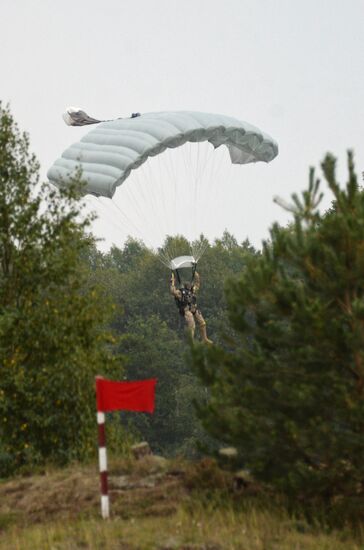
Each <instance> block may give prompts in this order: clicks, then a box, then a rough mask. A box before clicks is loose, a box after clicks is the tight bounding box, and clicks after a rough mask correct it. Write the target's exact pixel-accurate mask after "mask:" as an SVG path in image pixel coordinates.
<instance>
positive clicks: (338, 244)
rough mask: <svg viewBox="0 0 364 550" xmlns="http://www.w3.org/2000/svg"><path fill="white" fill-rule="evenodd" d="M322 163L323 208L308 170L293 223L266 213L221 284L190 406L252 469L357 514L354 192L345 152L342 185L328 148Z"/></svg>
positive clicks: (363, 318)
mask: <svg viewBox="0 0 364 550" xmlns="http://www.w3.org/2000/svg"><path fill="white" fill-rule="evenodd" d="M322 169H323V173H324V176H325V179H326V181H327V184H328V187H329V188H330V190H331V191H332V193H333V194H334V202H333V205H332V208H331V209H330V210H329V211H328V212H327V213H326V214H324V215H321V214H320V213H319V211H318V210H317V205H318V203H319V200H320V194H319V182H318V181H316V180H315V176H314V171H313V170H311V173H310V184H309V188H308V190H307V191H305V192H304V193H303V196H302V198H301V199H300V198H299V197H298V196H296V195H295V196H294V197H293V199H294V204H293V206H292V207H290V209H291V210H292V211H293V212H294V223H293V224H292V225H291V226H290V227H288V228H282V227H280V226H279V225H277V224H276V225H274V226H273V228H272V230H271V234H270V237H271V238H270V242H269V243H265V244H264V249H263V252H262V254H261V255H258V256H257V255H255V256H254V255H253V256H250V258H249V261H248V263H247V266H246V269H245V270H244V271H243V272H242V273H241V275H240V277H238V278H235V279H232V280H231V281H230V282H229V283H228V284H227V286H226V292H227V302H228V311H229V317H230V321H231V325H232V327H233V328H234V329H235V331H236V333H237V336H236V338H235V340H233V339H231V338H230V339H229V340H228V341H227V342H226V343H225V346H214V347H209V348H206V347H202V346H194V348H193V350H192V363H193V366H194V368H195V369H196V370H197V371H198V373H199V376H200V377H201V379H202V381H203V383H204V384H206V385H207V386H208V387H209V388H210V394H211V397H210V400H209V402H208V404H207V405H204V404H200V406H199V415H200V417H201V418H202V420H203V423H204V426H205V427H206V429H207V430H208V432H209V433H210V434H211V435H212V436H214V437H216V438H219V439H220V440H222V441H224V442H226V443H227V444H232V445H234V446H236V447H237V448H238V450H239V451H240V456H241V461H242V462H243V463H244V464H245V465H246V466H247V467H248V468H250V469H251V471H252V472H253V473H254V474H255V476H257V478H259V479H261V480H264V481H266V482H270V483H272V484H274V485H275V486H276V487H278V488H279V489H280V490H282V491H284V492H285V493H286V494H287V495H289V496H290V497H292V499H293V500H295V501H296V502H297V499H298V501H300V502H301V501H303V502H312V501H313V500H315V499H318V500H320V499H321V500H323V501H325V502H329V503H330V505H331V506H332V507H333V508H335V509H336V510H338V509H340V510H341V511H344V510H345V509H346V507H347V504H348V502H349V501H351V502H353V503H354V505H355V513H356V514H359V515H360V514H362V512H363V507H362V504H360V503H362V501H363V487H364V485H363V480H364V463H363V456H364V438H363V432H364V400H363V397H364V351H363V349H364V259H363V258H364V256H363V250H364V244H363V243H364V193H363V191H362V190H361V189H360V188H359V185H358V181H357V177H356V175H355V171H354V166H353V159H352V155H351V153H349V155H348V170H349V178H348V182H347V184H346V186H345V187H344V188H343V189H341V188H340V186H339V184H338V183H337V181H336V176H335V159H334V158H333V157H332V156H331V155H327V156H326V158H325V160H324V162H323V164H322ZM353 510H354V507H352V508H351V512H353ZM336 517H337V518H338V517H339V516H336Z"/></svg>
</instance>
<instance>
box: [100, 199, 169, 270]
mask: <svg viewBox="0 0 364 550" xmlns="http://www.w3.org/2000/svg"><path fill="white" fill-rule="evenodd" d="M111 202H112V204H113V205H114V206H115V207H116V208H117V209H118V211H119V212H120V213H121V214H122V215H123V216H125V217H126V219H127V220H128V223H129V225H133V226H134V228H135V229H136V230H137V231H138V233H139V234H140V235H141V240H142V241H143V242H144V241H145V244H147V246H148V247H149V248H150V249H151V250H152V251H154V247H153V245H152V244H151V243H150V242H149V240H148V239H144V238H143V232H142V231H140V229H139V228H138V227H137V226H136V225H135V223H133V221H132V220H131V219H130V218H128V217H127V216H126V214H125V213H124V212H123V211H122V210H121V208H120V206H119V205H118V204H117V203H116V202H114V201H111ZM157 256H158V259H159V260H160V261H161V262H162V263H163V264H164V265H167V266H169V260H168V258H165V257H162V258H161V257H159V255H157Z"/></svg>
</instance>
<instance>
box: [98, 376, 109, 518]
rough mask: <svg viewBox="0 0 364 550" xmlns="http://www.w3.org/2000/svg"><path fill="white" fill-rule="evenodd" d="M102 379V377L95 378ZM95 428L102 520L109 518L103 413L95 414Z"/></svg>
mask: <svg viewBox="0 0 364 550" xmlns="http://www.w3.org/2000/svg"><path fill="white" fill-rule="evenodd" d="M97 378H102V376H96V379H97ZM97 426H98V439H99V469H100V488H101V516H102V517H103V519H107V518H109V517H110V503H109V492H108V483H107V453H106V434H105V413H104V412H101V411H98V412H97Z"/></svg>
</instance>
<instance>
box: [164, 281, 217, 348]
mask: <svg viewBox="0 0 364 550" xmlns="http://www.w3.org/2000/svg"><path fill="white" fill-rule="evenodd" d="M174 283H175V281H174V273H172V276H171V286H170V291H171V294H172V296H174V298H175V300H176V304H177V307H178V309H179V312H180V314H181V315H182V317H184V319H185V321H186V327H187V330H188V332H189V333H190V334H191V336H192V338H194V335H195V326H196V325H195V319H196V321H197V324H198V327H199V329H200V336H201V340H202V342H204V343H206V344H212V341H211V340H209V339H208V338H207V334H206V322H205V319H204V318H203V316H202V313H201V311H200V310H199V309H198V308H197V300H196V293H197V292H198V290H199V288H200V276H199V274H198V273H197V272H196V273H195V281H194V283H193V284H192V285H184V286H183V287H182V288H181V289H178V288H176V286H175V284H174Z"/></svg>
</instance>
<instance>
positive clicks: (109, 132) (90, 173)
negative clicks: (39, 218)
mask: <svg viewBox="0 0 364 550" xmlns="http://www.w3.org/2000/svg"><path fill="white" fill-rule="evenodd" d="M206 141H207V142H209V143H211V144H212V145H213V146H214V147H215V148H216V147H220V146H221V145H225V146H226V147H227V148H228V149H229V153H230V158H231V162H232V163H233V164H248V163H250V162H258V161H263V162H270V161H271V160H272V159H274V157H276V156H277V154H278V145H277V143H276V142H275V141H274V139H272V138H271V137H270V136H269V135H267V134H265V133H264V132H262V131H261V130H259V129H258V128H256V127H254V126H252V125H250V124H248V123H247V122H241V121H239V120H237V119H235V118H231V117H228V116H225V115H218V114H210V113H200V112H192V111H191V112H190V111H176V112H160V113H146V114H143V115H141V116H138V117H135V118H126V119H116V120H111V121H107V122H101V123H100V124H98V125H97V126H96V127H95V128H94V129H93V130H91V131H90V132H88V133H87V134H86V135H85V136H84V137H83V138H82V139H81V141H79V142H78V143H74V144H73V145H71V146H70V147H69V148H68V149H66V150H65V151H64V153H63V154H62V156H61V158H59V159H58V160H56V162H55V163H54V164H53V166H51V168H50V169H49V170H48V174H47V176H48V178H49V180H50V181H51V182H52V183H54V184H55V185H57V186H60V185H67V184H68V183H69V182H70V181H71V179H72V177H73V176H74V175H75V172H76V170H77V169H81V170H82V178H83V180H84V181H85V182H86V187H85V190H84V193H85V194H93V195H96V196H104V197H109V198H112V197H113V195H114V193H115V190H116V188H117V187H118V186H119V185H121V184H122V183H123V182H124V181H125V180H126V178H127V177H128V176H129V174H130V172H131V171H132V170H134V169H136V168H138V166H140V165H141V164H143V163H144V162H145V161H146V160H147V159H148V157H151V156H155V155H159V154H160V153H162V152H163V151H165V150H166V149H167V148H175V147H179V146H181V145H183V144H185V143H186V142H206Z"/></svg>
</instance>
